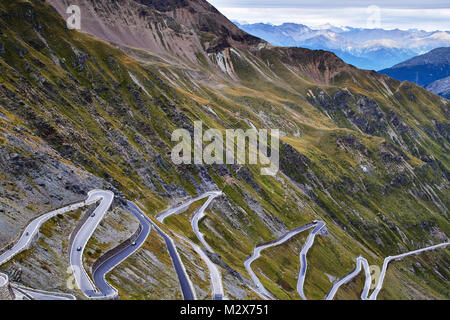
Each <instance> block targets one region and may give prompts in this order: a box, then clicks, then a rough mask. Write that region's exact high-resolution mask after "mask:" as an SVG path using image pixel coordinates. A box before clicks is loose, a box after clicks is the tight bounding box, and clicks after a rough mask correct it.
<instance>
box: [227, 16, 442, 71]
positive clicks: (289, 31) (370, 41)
mask: <svg viewBox="0 0 450 320" xmlns="http://www.w3.org/2000/svg"><path fill="white" fill-rule="evenodd" d="M234 23H235V24H236V25H237V26H238V27H240V28H241V29H242V30H244V31H246V32H248V33H250V34H252V35H254V36H257V37H260V38H262V39H264V40H266V41H268V42H270V43H271V44H273V45H277V46H290V47H292V46H295V47H303V48H308V49H322V50H327V51H331V52H334V53H335V54H336V55H337V56H338V57H340V58H341V59H343V60H344V61H345V62H347V63H350V64H353V65H354V66H356V67H358V68H362V69H370V70H381V69H385V68H389V67H391V66H393V65H396V64H398V63H400V62H402V61H405V60H407V59H410V58H412V57H415V56H417V55H420V54H423V53H425V52H428V51H430V50H433V49H435V48H439V47H450V34H449V32H448V31H447V32H446V31H434V32H428V31H423V30H417V29H411V30H399V29H395V30H384V29H363V28H352V27H335V26H332V25H329V24H328V25H324V26H322V27H317V28H310V27H308V26H305V25H302V24H295V23H285V24H282V25H279V26H275V25H271V24H264V23H256V24H244V23H243V24H240V23H238V22H234Z"/></svg>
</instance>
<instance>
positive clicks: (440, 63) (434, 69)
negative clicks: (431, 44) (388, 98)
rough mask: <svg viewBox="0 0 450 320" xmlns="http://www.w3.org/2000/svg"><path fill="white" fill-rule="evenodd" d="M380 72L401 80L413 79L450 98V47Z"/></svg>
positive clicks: (433, 51) (435, 50)
mask: <svg viewBox="0 0 450 320" xmlns="http://www.w3.org/2000/svg"><path fill="white" fill-rule="evenodd" d="M380 73H383V74H386V75H388V76H390V77H392V78H395V79H397V80H401V81H405V80H407V81H411V82H414V83H416V84H418V85H421V86H423V87H425V88H427V89H428V90H430V91H432V92H434V93H436V94H439V95H442V96H444V97H446V98H450V48H437V49H434V50H432V51H430V52H428V53H426V54H423V55H420V56H417V57H414V58H412V59H409V60H407V61H405V62H402V63H399V64H397V65H395V66H393V67H392V68H389V69H384V70H381V71H380Z"/></svg>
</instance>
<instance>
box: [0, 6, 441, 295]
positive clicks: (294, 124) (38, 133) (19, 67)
mask: <svg viewBox="0 0 450 320" xmlns="http://www.w3.org/2000/svg"><path fill="white" fill-rule="evenodd" d="M63 3H65V2H63ZM85 3H86V5H90V4H91V3H92V2H91V1H86V2H85ZM111 3H114V5H117V6H118V8H119V9H120V10H118V11H116V12H115V15H113V18H114V19H115V20H116V21H111V20H108V19H111V16H109V18H108V15H107V14H106V13H107V12H108V11H107V10H110V9H112V8H114V7H111V6H110V4H111ZM130 3H132V4H133V6H132V7H129V8H127V7H125V4H130ZM152 3H153V5H155V2H152ZM189 3H191V4H192V6H194V5H197V6H200V9H199V10H200V11H201V10H202V9H201V8H202V7H203V5H204V6H206V4H205V3H204V2H203V1H195V2H193V1H191V2H189ZM96 5H97V14H98V15H99V16H100V17H102V19H104V20H103V21H97V25H99V24H100V25H103V26H105V27H109V26H110V25H113V26H114V25H117V24H116V23H117V21H119V22H120V24H119V27H122V25H121V24H122V21H123V20H120V19H116V18H117V17H122V18H125V19H126V21H129V22H130V23H131V22H132V21H137V22H136V24H138V25H139V23H142V20H144V21H146V22H147V24H146V25H148V23H150V25H151V26H152V27H151V28H150V29H146V28H144V27H145V25H143V26H142V28H143V29H142V30H153V31H152V33H151V34H150V32H149V34H148V35H147V36H148V39H151V41H152V42H148V43H144V44H148V45H149V46H150V44H151V45H153V46H155V48H156V47H157V48H156V49H155V50H154V51H151V50H143V49H139V48H138V47H134V48H132V47H124V46H118V45H117V44H115V45H112V44H110V43H107V42H105V39H103V40H102V39H99V38H97V37H93V36H91V35H90V34H88V33H85V32H78V31H75V30H67V28H66V26H65V21H64V20H65V19H64V18H65V17H66V15H65V14H62V17H63V18H61V16H60V15H59V14H58V13H57V12H56V11H55V10H53V9H52V8H51V7H50V6H49V5H48V4H46V3H44V2H42V1H39V0H31V1H13V0H2V1H0V31H1V35H0V42H1V44H2V45H1V46H0V47H2V48H3V49H4V50H0V71H1V72H0V82H1V86H0V167H1V168H2V170H3V171H2V172H3V173H4V175H2V176H0V206H1V208H0V209H1V210H4V212H5V213H6V214H5V215H3V214H2V215H0V221H1V223H0V228H1V229H0V231H1V232H0V234H1V236H2V237H1V239H0V241H1V243H0V244H1V245H3V244H4V243H7V241H8V240H10V239H12V238H14V236H15V235H17V233H18V232H19V231H20V229H21V227H22V226H23V224H24V223H25V221H27V220H28V218H31V217H35V216H37V215H39V214H40V213H42V212H48V211H49V210H47V209H49V208H54V207H58V205H61V204H64V203H67V202H68V200H72V199H73V200H77V199H78V200H80V199H83V196H84V195H85V193H86V192H87V191H89V190H91V189H92V188H94V187H95V188H102V189H106V190H111V191H113V192H114V194H115V195H116V198H117V201H115V203H114V205H113V207H114V208H113V210H112V212H109V213H108V215H107V216H106V221H105V224H104V226H103V227H100V228H99V230H98V232H96V233H95V234H94V237H93V238H92V241H90V243H88V246H87V249H86V250H87V254H86V256H85V264H86V265H87V266H88V267H89V266H92V265H93V263H94V262H95V260H96V259H98V258H99V257H100V256H101V254H102V253H105V252H108V250H109V249H111V248H113V247H115V246H116V245H117V244H119V243H120V242H121V241H123V240H125V239H128V238H129V237H130V235H132V234H133V233H134V232H135V231H136V230H135V229H134V227H135V226H136V223H137V222H136V221H135V219H134V218H133V216H130V213H129V212H128V211H127V209H126V207H124V203H123V202H124V201H125V199H129V200H132V201H133V202H135V203H136V204H137V205H139V207H141V208H142V209H143V210H144V211H145V212H146V213H147V214H148V215H149V217H154V216H155V214H156V213H158V212H162V211H164V210H166V209H167V208H168V207H172V206H176V205H177V204H179V203H182V202H183V201H184V200H186V199H187V198H191V197H195V196H196V195H198V194H202V193H204V192H207V191H211V190H222V191H223V196H222V197H220V198H217V199H216V200H215V201H214V203H213V204H212V205H211V206H210V207H209V209H208V210H207V211H208V212H205V213H206V214H207V216H206V217H205V219H204V220H202V222H201V226H199V228H200V229H201V232H202V233H204V239H205V241H207V243H208V244H209V245H210V246H211V248H213V249H214V251H215V252H216V254H217V255H215V256H214V261H215V262H216V263H217V265H219V266H220V268H221V269H220V271H221V272H222V274H223V279H224V280H223V281H224V289H225V294H226V295H227V297H229V298H230V299H255V298H257V297H256V296H255V294H254V293H253V291H252V288H251V287H249V283H251V282H250V281H251V277H250V275H249V274H248V272H247V270H246V268H245V265H244V261H245V259H246V258H247V257H249V256H250V255H251V254H252V252H253V250H254V247H255V246H257V245H258V244H259V243H266V242H269V241H272V240H274V239H277V238H279V236H281V235H283V234H286V232H288V231H289V230H292V229H294V228H296V227H298V226H301V225H305V224H307V223H311V221H314V220H319V219H320V220H323V221H324V222H325V223H326V225H327V232H326V233H323V235H322V234H321V235H320V236H318V239H317V240H316V243H315V244H314V249H312V250H311V252H310V254H309V256H308V275H307V277H306V279H305V295H306V296H307V297H308V298H312V299H322V298H323V297H324V296H325V295H326V294H327V293H328V291H329V289H330V287H331V283H330V277H329V276H332V277H334V278H340V277H342V276H344V275H346V274H347V273H348V271H349V270H352V269H353V268H354V264H355V258H356V257H358V256H360V255H361V256H364V257H367V259H368V263H370V264H372V265H381V264H382V263H383V261H384V258H385V257H386V256H390V255H393V254H395V253H401V252H407V251H410V250H411V249H419V248H423V247H427V246H429V244H430V243H441V242H444V241H447V240H448V234H450V226H449V223H448V201H447V199H448V198H449V197H448V195H449V191H448V190H449V189H448V186H449V177H450V174H449V171H450V164H449V157H448V154H449V153H448V150H449V149H450V146H449V121H448V114H449V105H448V101H446V100H445V99H443V98H440V97H438V96H436V95H434V94H432V93H430V92H428V91H426V90H425V89H423V88H421V87H418V86H416V85H414V84H410V83H403V82H400V81H397V80H394V79H392V78H389V77H388V76H385V75H380V74H377V73H375V72H371V71H364V70H358V69H356V68H354V67H352V66H349V65H347V64H345V63H344V62H342V60H340V59H338V58H337V57H336V56H335V55H334V54H332V53H329V52H324V51H311V50H307V49H301V48H279V47H273V46H270V45H266V44H264V43H263V45H257V44H256V45H255V44H252V41H253V40H251V39H253V38H250V41H248V40H245V34H244V33H240V32H239V31H236V33H234V32H233V31H227V29H226V28H225V29H222V30H221V29H220V28H219V29H218V30H210V29H208V24H206V25H205V27H204V28H203V31H201V30H200V29H194V28H191V29H192V30H191V31H192V32H193V33H194V34H192V35H190V34H189V29H190V28H187V27H186V24H187V25H193V24H196V25H201V24H198V23H197V22H198V21H203V20H202V19H203V18H202V17H201V16H202V15H201V14H199V15H196V14H195V12H196V11H195V10H194V12H192V10H191V11H189V10H188V11H186V10H183V8H181V9H175V10H173V11H170V10H169V11H165V13H164V14H163V15H162V14H161V12H160V11H158V10H153V9H151V10H150V9H147V17H148V18H146V19H143V18H139V12H140V11H139V10H140V9H142V8H143V7H141V6H137V5H135V2H130V1H129V0H127V1H125V0H122V1H108V2H106V1H101V2H96ZM147 8H149V7H148V6H147ZM165 8H166V7H164V6H163V9H162V10H166V9H165ZM193 8H194V7H193ZM203 8H205V7H203ZM194 9H195V8H194ZM127 10H128V11H130V12H129V13H128V14H125V13H126V11H127ZM177 10H179V11H177ZM180 10H181V11H180ZM62 12H63V11H62ZM174 12H177V19H179V20H176V19H175V18H174V16H175V14H174ZM208 12H212V11H210V10H209V11H208ZM122 14H123V16H121V15H122ZM183 14H186V16H183ZM212 14H215V15H217V13H214V12H213V13H212ZM207 15H209V13H207ZM184 17H188V18H189V19H193V20H192V21H191V20H189V21H188V22H187V23H186V24H184V23H180V22H182V20H183V19H184ZM170 18H172V19H174V20H175V22H176V23H175V22H174V21H172V20H171V19H170ZM221 19H223V21H224V22H223V23H224V24H222V25H227V24H228V22H226V21H225V18H221ZM169 21H172V24H171V23H170V22H169ZM168 24H170V25H171V26H172V28H170V27H169V26H168ZM82 25H83V23H82ZM155 25H158V26H159V27H158V28H157V29H156V28H155V27H154V26H155ZM87 27H89V25H87ZM185 27H186V28H187V29H185ZM152 28H153V29H152ZM177 30H178V32H181V34H182V36H177V35H176V32H177ZM158 31H159V32H160V33H161V36H162V37H161V39H162V40H161V39H160V38H159V36H158ZM184 31H186V32H187V33H184ZM127 33H128V29H126V28H125V29H124V30H122V35H126V34H127ZM104 34H105V35H107V36H108V35H109V31H108V29H106V31H105V33H104ZM232 34H235V35H238V36H239V35H241V36H242V37H244V39H239V37H238V40H236V39H233V38H232ZM202 38H203V40H204V41H203V42H202V41H201V39H202ZM235 38H236V37H235ZM174 39H176V40H177V41H175V40H174ZM180 39H181V40H180ZM183 39H184V40H183ZM230 39H231V40H230ZM118 40H121V38H120V37H119V38H118ZM178 40H179V41H178ZM222 40H226V42H224V41H222ZM118 42H119V43H120V41H118ZM178 42H179V43H178ZM162 43H165V44H166V47H164V45H163V44H162ZM257 43H260V42H257ZM218 45H219V46H218ZM220 45H222V46H220ZM210 48H213V50H210V52H208V49H210ZM181 49H183V50H181ZM195 53H201V55H196V54H195ZM196 121H202V122H203V123H204V128H205V129H206V128H216V129H219V130H221V131H224V130H227V129H243V130H245V129H249V128H252V127H253V126H254V127H256V128H264V129H272V128H278V129H279V130H280V132H281V133H282V138H281V142H280V144H281V146H280V172H279V174H278V175H277V176H275V177H269V176H262V175H261V174H260V169H261V168H260V166H259V165H237V164H235V165H175V164H174V163H173V162H172V161H171V157H170V155H171V150H172V149H173V147H174V142H173V141H172V139H171V132H173V131H174V130H176V129H179V128H184V129H186V130H188V131H189V132H190V133H191V134H192V133H193V132H194V122H196ZM200 205H201V204H200V203H195V206H193V207H192V208H189V210H188V211H186V212H181V213H180V214H179V215H174V216H171V217H170V218H168V219H167V221H166V223H165V225H164V226H161V229H163V230H164V231H165V232H167V233H168V234H170V233H171V232H172V231H176V232H178V233H179V234H180V235H181V236H183V237H186V238H188V239H191V240H192V241H197V240H195V239H196V237H195V236H194V237H193V234H192V232H191V231H190V230H192V228H191V215H192V214H193V213H194V212H195V210H196V209H198V208H199V206H200ZM69 222H70V223H69ZM69 224H73V223H72V222H71V221H68V219H66V218H62V219H59V220H56V221H53V222H50V224H49V225H47V226H44V228H43V230H42V234H43V237H42V238H41V241H40V242H39V243H38V244H36V246H35V247H34V248H32V249H31V250H30V251H29V252H24V253H23V254H22V255H20V256H19V257H17V259H15V260H14V261H10V262H9V263H8V264H6V265H2V266H1V267H0V268H1V270H2V272H7V273H10V274H14V275H16V274H17V273H19V272H17V270H22V271H21V272H22V273H23V276H22V282H23V283H24V284H27V285H29V286H31V287H35V288H41V289H55V288H58V290H61V291H63V292H66V291H69V292H72V291H70V290H69V289H68V288H67V285H66V281H67V273H66V270H67V269H66V268H65V267H66V265H67V261H65V260H66V259H65V258H66V257H67V255H66V251H65V247H64V243H65V242H64V241H65V240H64V239H66V238H67V237H65V234H67V233H68V232H69V230H67V229H65V228H66V226H68V225H69ZM55 229H57V231H58V232H53V231H54V230H55ZM61 229H63V231H64V232H61ZM175 240H176V245H177V247H178V248H179V251H180V257H181V259H183V261H184V262H185V265H186V270H187V272H188V273H189V275H190V276H191V279H192V282H193V286H194V288H195V290H196V292H197V293H198V297H199V299H207V298H208V292H210V283H209V281H208V279H209V275H208V273H207V272H206V271H205V270H206V269H207V266H206V265H204V264H202V263H201V261H200V260H199V257H198V256H197V255H196V253H195V252H193V250H192V248H191V247H190V246H189V245H188V244H186V243H185V242H183V241H182V240H179V239H175ZM175 240H174V241H175ZM303 242H304V239H303V238H298V239H297V238H296V239H292V241H290V242H289V243H285V244H283V245H282V247H280V248H275V249H274V250H270V249H269V250H268V251H267V252H265V253H264V254H263V257H262V258H261V259H258V261H255V264H254V265H253V266H252V268H253V270H255V272H257V273H258V274H260V275H261V276H259V278H260V279H261V282H262V283H263V284H264V286H265V287H266V288H267V290H269V291H270V292H271V293H272V294H273V295H274V296H275V297H277V298H279V299H298V298H299V296H298V294H297V293H296V290H295V288H296V286H297V276H298V252H299V248H300V247H301V246H302V245H303ZM196 243H197V244H198V245H200V243H199V242H196ZM55 244H56V245H55ZM446 261H448V253H447V252H446V251H443V252H435V253H433V254H429V255H428V254H427V255H426V256H424V257H414V258H411V260H408V261H405V262H403V263H402V264H401V265H399V266H398V267H397V263H395V264H394V265H393V266H392V267H390V269H389V273H390V274H389V281H388V282H387V283H389V285H386V286H385V287H384V289H383V290H382V291H381V292H380V298H381V299H394V298H396V299H406V298H432V299H446V298H448V290H447V288H446V284H447V280H446V279H448V268H447V264H446ZM416 262H417V263H420V265H421V267H420V268H419V267H417V263H416ZM414 266H416V267H414ZM88 267H87V268H86V269H87V270H88V271H89V269H90V268H88ZM48 270H50V271H48ZM405 270H406V271H405ZM411 270H412V271H411ZM262 275H263V276H262ZM109 280H111V281H110V282H111V284H112V285H113V286H114V287H115V288H117V289H118V290H119V293H120V296H121V298H124V299H179V298H180V297H181V294H180V289H179V284H178V282H177V279H176V276H175V274H174V272H173V267H172V263H171V260H170V257H168V254H167V250H166V247H165V246H164V243H163V239H161V238H160V237H159V236H158V235H157V234H156V233H154V234H152V237H151V238H149V240H148V241H147V242H146V243H145V244H144V245H143V246H142V248H141V249H140V251H139V252H138V253H136V255H134V256H133V257H130V258H129V259H127V260H126V261H124V262H123V264H122V265H121V266H120V267H119V268H117V269H115V270H114V271H113V272H112V275H111V277H110V279H109ZM362 285H363V284H362V283H361V281H360V280H358V279H355V280H354V281H353V282H352V283H351V285H350V286H348V287H347V288H342V289H340V290H339V292H338V293H337V296H336V297H337V298H338V299H356V298H358V294H359V293H360V292H361V290H360V289H362ZM405 287H414V290H411V291H408V290H404V288H405ZM75 293H76V292H75Z"/></svg>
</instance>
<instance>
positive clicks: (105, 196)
mask: <svg viewBox="0 0 450 320" xmlns="http://www.w3.org/2000/svg"><path fill="white" fill-rule="evenodd" d="M99 200H100V201H101V202H100V205H99V206H98V207H97V208H95V210H94V212H93V214H92V216H91V217H89V219H88V220H87V221H86V222H85V223H84V224H83V226H82V227H81V228H80V230H79V231H78V232H77V234H76V235H75V238H74V240H73V243H72V247H71V248H70V252H69V260H70V265H71V267H72V271H73V273H74V277H75V281H76V283H77V285H78V288H79V289H80V290H81V292H82V293H83V294H84V295H85V296H86V297H89V298H100V297H105V298H106V296H107V295H105V294H102V293H101V292H99V291H98V290H97V288H96V286H95V284H94V283H93V282H92V280H91V278H90V277H89V275H88V274H87V272H86V270H85V269H84V265H83V253H84V250H85V248H86V245H87V243H88V241H89V239H90V238H91V237H92V235H93V234H94V232H95V229H97V227H98V225H99V224H100V222H101V221H102V220H103V218H104V216H105V215H106V213H107V212H108V210H109V208H110V207H111V204H112V202H113V200H114V193H112V192H111V191H105V190H92V191H90V192H89V193H88V199H87V200H86V203H96V202H97V201H99ZM111 298H112V296H111Z"/></svg>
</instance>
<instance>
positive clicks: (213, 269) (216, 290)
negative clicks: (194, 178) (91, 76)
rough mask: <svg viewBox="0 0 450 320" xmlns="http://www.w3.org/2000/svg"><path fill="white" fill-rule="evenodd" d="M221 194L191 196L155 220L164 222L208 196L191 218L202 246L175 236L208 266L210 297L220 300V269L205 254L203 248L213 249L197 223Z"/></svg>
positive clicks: (213, 192)
mask: <svg viewBox="0 0 450 320" xmlns="http://www.w3.org/2000/svg"><path fill="white" fill-rule="evenodd" d="M222 194H223V193H222V192H221V191H210V192H206V193H204V194H202V195H200V196H198V197H196V198H193V199H191V200H189V201H187V202H185V203H183V204H181V205H180V206H177V207H175V208H171V209H169V210H167V211H165V212H163V213H162V214H160V215H158V216H157V220H158V221H159V222H161V223H164V220H165V219H166V218H168V217H170V216H171V215H174V214H178V213H181V212H183V211H184V210H186V209H187V208H188V207H189V206H190V205H191V204H193V203H194V202H196V201H199V200H202V199H205V198H208V200H207V201H206V202H205V203H204V204H203V205H202V206H201V207H200V209H199V210H197V211H196V212H195V214H194V216H193V217H192V220H191V225H192V229H193V230H194V233H195V234H196V236H197V238H198V239H199V241H200V243H201V244H202V246H203V247H204V248H201V247H200V246H198V245H196V244H195V243H193V242H192V241H190V240H189V239H187V238H185V237H182V236H180V235H176V236H177V237H179V238H180V239H182V240H184V241H186V242H187V243H189V245H190V246H191V247H192V248H193V249H194V251H195V252H196V253H197V254H198V255H199V256H200V258H202V260H203V261H204V262H205V264H206V266H207V268H208V271H209V274H210V277H211V289H212V299H213V300H222V299H223V297H224V290H223V283H222V276H221V273H220V270H219V268H218V267H217V265H216V264H215V263H213V262H212V261H211V259H210V258H209V256H208V255H207V253H206V252H205V251H204V250H207V251H208V252H210V253H214V250H213V249H212V248H211V247H210V246H209V245H208V243H207V242H206V240H205V238H204V236H203V234H202V233H201V232H200V230H199V226H198V225H199V222H200V220H201V219H202V218H204V217H205V210H206V209H207V208H208V207H209V205H210V204H211V202H212V201H214V199H216V198H217V197H220V196H221V195H222Z"/></svg>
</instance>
